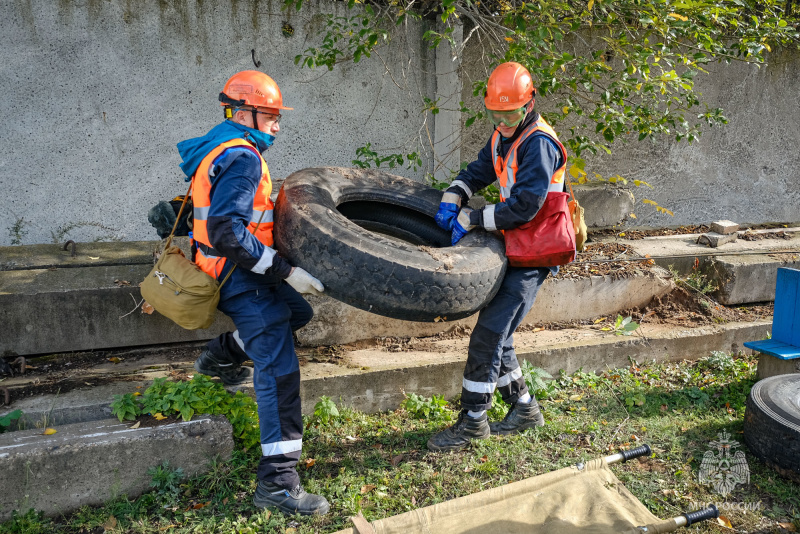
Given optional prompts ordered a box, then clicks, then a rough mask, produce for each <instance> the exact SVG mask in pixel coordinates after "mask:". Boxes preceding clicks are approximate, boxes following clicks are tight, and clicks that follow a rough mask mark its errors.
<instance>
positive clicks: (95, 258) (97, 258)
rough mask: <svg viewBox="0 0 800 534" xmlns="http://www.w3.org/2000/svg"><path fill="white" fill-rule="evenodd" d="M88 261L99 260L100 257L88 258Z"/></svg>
mask: <svg viewBox="0 0 800 534" xmlns="http://www.w3.org/2000/svg"><path fill="white" fill-rule="evenodd" d="M89 259H90V260H99V259H100V256H89Z"/></svg>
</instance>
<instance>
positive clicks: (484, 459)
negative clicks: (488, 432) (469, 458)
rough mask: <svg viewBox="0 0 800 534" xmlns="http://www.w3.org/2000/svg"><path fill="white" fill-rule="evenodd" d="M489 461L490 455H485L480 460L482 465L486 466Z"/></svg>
mask: <svg viewBox="0 0 800 534" xmlns="http://www.w3.org/2000/svg"><path fill="white" fill-rule="evenodd" d="M488 460H489V455H487V454H484V455H483V456H481V458H480V462H481V463H482V464H485V463H486V462H487V461H488Z"/></svg>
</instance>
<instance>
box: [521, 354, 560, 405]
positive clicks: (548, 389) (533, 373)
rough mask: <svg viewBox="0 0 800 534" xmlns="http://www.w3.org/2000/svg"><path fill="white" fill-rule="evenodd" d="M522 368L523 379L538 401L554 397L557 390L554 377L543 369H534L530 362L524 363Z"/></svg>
mask: <svg viewBox="0 0 800 534" xmlns="http://www.w3.org/2000/svg"><path fill="white" fill-rule="evenodd" d="M521 367H522V377H523V378H524V379H525V383H526V384H527V385H528V390H530V393H531V395H533V396H535V397H536V398H537V399H546V398H548V397H552V396H553V393H555V391H556V389H557V385H556V382H555V381H554V380H553V375H551V374H550V373H548V372H547V371H545V370H544V369H542V368H541V367H534V366H533V364H532V363H531V362H529V361H528V360H525V361H523V362H522V366H521Z"/></svg>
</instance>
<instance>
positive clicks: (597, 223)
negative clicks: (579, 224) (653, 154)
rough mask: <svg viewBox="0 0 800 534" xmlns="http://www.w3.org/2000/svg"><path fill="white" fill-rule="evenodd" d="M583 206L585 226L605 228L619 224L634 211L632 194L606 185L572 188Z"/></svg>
mask: <svg viewBox="0 0 800 534" xmlns="http://www.w3.org/2000/svg"><path fill="white" fill-rule="evenodd" d="M572 188H573V190H574V191H575V198H577V199H578V203H580V205H581V206H583V209H584V217H585V218H586V226H588V227H589V228H607V227H611V226H616V225H618V224H621V223H622V222H624V221H625V220H626V219H628V216H629V215H630V214H631V213H632V212H633V211H634V209H633V205H634V201H635V200H634V197H633V193H631V192H630V191H628V190H627V189H622V188H619V187H611V186H607V185H592V186H583V185H582V186H576V185H573V186H572Z"/></svg>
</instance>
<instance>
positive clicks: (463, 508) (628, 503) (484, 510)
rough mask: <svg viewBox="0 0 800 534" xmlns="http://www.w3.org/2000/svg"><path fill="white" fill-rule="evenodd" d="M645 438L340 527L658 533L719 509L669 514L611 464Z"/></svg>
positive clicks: (464, 532)
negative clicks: (653, 506) (650, 504)
mask: <svg viewBox="0 0 800 534" xmlns="http://www.w3.org/2000/svg"><path fill="white" fill-rule="evenodd" d="M649 454H650V447H649V446H647V445H645V446H643V447H638V448H636V449H633V450H629V451H621V452H620V453H618V454H613V455H611V456H606V457H604V458H598V459H595V460H591V461H589V462H587V463H585V464H584V463H579V464H577V465H575V466H572V467H567V468H564V469H559V470H557V471H553V472H551V473H545V474H542V475H538V476H535V477H532V478H528V479H525V480H521V481H519V482H514V483H512V484H507V485H505V486H500V487H497V488H493V489H490V490H486V491H481V492H479V493H475V494H472V495H467V496H465V497H460V498H458V499H453V500H450V501H446V502H442V503H439V504H434V505H432V506H426V507H425V508H419V509H417V510H412V511H410V512H406V513H404V514H400V515H396V516H392V517H387V518H385V519H380V520H377V521H373V522H371V523H368V522H367V521H366V520H365V519H364V518H363V517H360V516H358V517H354V518H352V519H353V523H354V525H355V528H350V529H346V530H341V531H339V532H338V533H336V534H410V533H424V534H483V533H501V532H502V533H508V534H522V533H525V534H531V533H533V534H579V533H580V534H643V533H647V534H654V533H662V532H673V531H675V530H677V529H679V528H681V527H683V526H689V525H691V524H694V523H697V522H699V521H703V520H705V519H711V518H715V517H718V516H719V512H718V511H717V509H716V507H714V506H710V507H709V508H706V509H704V510H699V511H696V512H691V513H686V514H683V515H680V516H678V517H675V518H672V519H667V520H661V519H659V518H657V517H656V516H654V515H653V514H651V513H650V512H649V511H648V510H647V508H645V506H644V505H643V504H642V503H641V502H639V500H638V499H637V498H636V497H634V496H633V495H632V494H631V493H630V492H629V491H628V490H627V489H626V488H625V486H623V485H622V483H621V482H620V481H619V479H617V477H616V476H614V473H612V472H611V470H610V469H609V465H611V464H613V463H616V462H620V461H622V462H624V461H627V460H629V459H631V458H636V457H638V456H643V455H649Z"/></svg>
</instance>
